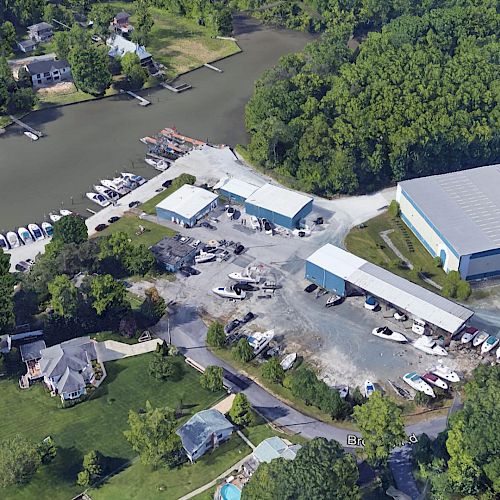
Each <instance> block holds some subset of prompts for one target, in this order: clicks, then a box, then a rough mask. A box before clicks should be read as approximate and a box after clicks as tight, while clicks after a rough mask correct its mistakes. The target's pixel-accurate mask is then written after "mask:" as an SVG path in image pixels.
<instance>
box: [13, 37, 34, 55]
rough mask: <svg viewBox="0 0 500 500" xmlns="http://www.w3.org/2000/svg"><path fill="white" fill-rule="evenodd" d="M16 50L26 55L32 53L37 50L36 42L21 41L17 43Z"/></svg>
mask: <svg viewBox="0 0 500 500" xmlns="http://www.w3.org/2000/svg"><path fill="white" fill-rule="evenodd" d="M17 48H18V49H19V50H20V51H21V52H24V53H25V54H27V53H28V52H33V51H34V50H36V49H37V48H38V42H37V41H35V40H31V39H30V40H21V41H20V42H17Z"/></svg>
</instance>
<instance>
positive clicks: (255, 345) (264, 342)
mask: <svg viewBox="0 0 500 500" xmlns="http://www.w3.org/2000/svg"><path fill="white" fill-rule="evenodd" d="M273 338H274V330H268V331H267V332H256V333H252V334H251V335H250V336H249V337H248V343H249V344H250V347H251V348H252V349H253V355H254V356H258V355H259V354H260V353H261V352H262V351H263V350H264V349H265V348H266V347H267V346H268V345H269V342H271V340H273Z"/></svg>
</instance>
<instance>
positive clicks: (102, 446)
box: [0, 354, 239, 500]
mask: <svg viewBox="0 0 500 500" xmlns="http://www.w3.org/2000/svg"><path fill="white" fill-rule="evenodd" d="M151 356H152V355H151V354H146V355H143V356H137V357H133V358H128V359H123V360H119V361H114V362H110V363H106V370H107V372H108V377H107V379H106V381H105V382H104V383H103V385H102V386H101V387H100V388H99V389H98V390H97V391H96V392H95V393H94V397H93V398H92V399H90V400H89V401H86V402H83V403H81V404H79V405H77V406H75V407H73V408H68V409H64V410H63V409H60V408H59V407H58V400H57V399H56V398H51V397H50V395H49V394H48V393H47V392H46V391H45V390H44V389H43V388H42V385H41V384H40V383H38V384H36V385H35V386H33V387H32V388H31V389H29V390H27V391H21V390H20V389H19V386H18V384H17V380H15V379H9V380H1V381H0V394H1V397H0V415H1V416H2V417H1V418H2V425H1V427H0V439H5V438H7V437H9V436H13V435H14V434H16V433H19V434H22V435H23V436H26V437H28V438H30V439H32V440H33V441H34V442H38V441H40V440H41V439H43V438H44V437H46V436H48V435H50V436H52V437H53V439H54V440H55V442H56V444H57V446H58V454H57V457H56V459H55V461H54V462H52V463H51V464H50V465H48V466H44V467H41V468H40V469H39V470H38V471H37V473H36V475H35V477H34V478H33V480H32V481H31V482H30V483H29V484H28V485H26V486H23V487H17V488H9V489H7V490H4V491H2V493H1V495H0V497H1V498H2V499H5V500H7V499H16V500H17V499H23V500H24V499H26V500H31V499H33V498H50V499H51V500H59V499H60V500H68V499H70V498H72V497H73V496H74V495H76V494H77V493H79V492H80V491H81V488H80V487H77V486H75V479H76V475H77V473H78V471H79V469H80V468H81V461H82V457H83V455H84V454H85V453H87V452H88V451H89V450H91V449H95V448H97V449H98V450H99V451H101V452H102V453H103V454H104V455H106V456H108V457H112V458H113V463H114V464H116V465H117V466H118V465H120V464H123V463H126V462H127V461H129V460H132V459H134V458H135V453H134V451H133V450H132V449H131V448H130V446H129V445H128V443H127V441H126V440H125V438H124V437H123V431H124V430H125V429H126V428H127V416H128V412H129V410H130V409H133V410H138V409H139V408H143V407H144V405H145V402H146V400H149V401H150V402H151V403H152V404H153V405H154V406H162V405H163V406H170V407H174V408H175V407H176V406H178V405H179V403H180V401H181V400H182V402H183V405H184V408H185V410H184V411H185V414H186V416H185V418H188V417H189V416H190V415H192V414H194V413H196V412H197V411H199V410H201V409H204V408H207V407H210V406H212V405H213V404H214V403H215V402H216V401H217V400H219V399H220V397H221V396H222V393H211V392H208V391H205V390H203V389H202V388H201V386H200V384H199V374H198V372H196V371H195V370H193V369H190V368H189V367H188V366H187V365H185V363H184V362H183V361H182V359H181V358H179V363H182V365H183V366H184V369H185V375H184V378H183V379H182V381H180V382H158V381H156V380H154V379H152V378H151V377H150V376H149V375H148V370H147V366H148V363H149V360H150V359H151ZM233 446H235V447H238V446H239V444H238V443H237V442H235V443H234V444H233ZM214 460H215V459H214ZM134 467H135V465H134V466H133V467H131V469H132V470H137V469H134ZM138 467H139V469H140V470H142V473H143V472H144V469H143V468H142V466H138ZM142 473H141V474H142ZM157 474H158V476H161V473H160V472H158V473H157ZM117 477H119V476H117ZM203 480H205V478H204V477H203V478H202V481H203ZM131 487H133V485H131ZM121 498H128V496H127V495H126V494H123V495H122V497H121ZM143 498H148V496H147V495H145V496H143ZM169 498H172V497H169Z"/></svg>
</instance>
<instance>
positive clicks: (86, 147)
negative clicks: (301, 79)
mask: <svg viewBox="0 0 500 500" xmlns="http://www.w3.org/2000/svg"><path fill="white" fill-rule="evenodd" d="M237 22H238V27H239V31H240V33H239V34H238V42H239V45H240V46H241V48H242V49H243V52H242V53H241V54H237V55H235V56H233V57H230V58H228V59H226V60H224V61H220V62H219V63H217V66H218V67H220V68H221V69H223V70H224V73H222V74H219V73H216V72H215V71H212V70H209V69H206V68H203V69H200V70H197V71H195V72H192V73H190V74H188V75H186V76H185V77H183V78H181V79H180V81H183V82H187V83H190V84H191V85H192V86H193V89H192V90H189V91H187V92H184V93H182V94H179V95H177V94H174V93H172V92H169V91H168V90H164V89H161V90H154V91H147V92H144V93H143V95H144V96H146V97H148V98H149V99H150V100H151V101H152V103H153V104H152V105H151V106H148V107H147V108H142V107H141V106H139V105H138V102H137V101H135V100H131V99H130V98H128V97H126V98H124V97H121V96H120V97H113V98H109V99H103V100H100V101H93V102H89V103H82V104H76V105H73V106H67V107H64V108H57V109H50V110H45V111H40V112H36V113H33V114H31V115H30V116H29V117H28V118H26V119H25V121H26V122H27V123H28V124H30V125H32V126H33V127H34V128H36V129H39V130H41V131H42V132H43V133H44V134H45V137H43V138H42V139H41V140H39V141H37V142H31V141H29V139H27V138H26V137H25V136H24V135H23V134H22V133H21V132H20V130H19V129H17V128H16V127H14V128H10V129H9V132H8V133H6V134H4V135H3V136H0V232H5V231H7V230H9V229H12V228H13V227H14V226H19V225H23V224H27V223H29V222H35V221H40V220H42V219H44V218H45V217H44V216H45V215H46V214H48V213H49V212H50V211H52V210H54V209H59V208H61V207H62V206H64V207H66V208H70V209H74V210H76V211H80V212H82V213H84V211H85V208H86V207H91V208H93V209H97V208H96V207H97V205H94V204H93V203H91V202H89V201H88V200H86V199H85V198H83V196H84V193H85V192H86V191H90V190H92V188H91V186H92V184H94V183H98V182H99V179H103V178H106V177H109V176H111V175H114V174H115V173H117V172H120V171H133V172H136V173H138V174H140V175H143V176H145V177H150V176H152V175H154V173H155V171H154V170H153V169H152V168H151V167H149V166H148V165H146V164H145V163H144V162H143V158H144V153H145V151H146V148H145V146H144V145H143V144H142V143H140V142H139V138H140V137H143V136H145V135H153V134H155V133H156V132H157V131H159V130H160V129H161V128H164V127H167V126H176V127H177V128H178V129H179V131H180V132H181V133H185V134H186V135H191V136H193V137H198V138H200V139H209V140H210V141H212V142H216V143H224V144H230V145H235V144H238V143H245V142H246V141H247V135H246V133H245V129H244V119H243V112H244V106H245V103H246V102H247V100H248V98H249V97H250V96H251V94H252V91H253V84H254V81H255V80H256V79H257V78H258V77H259V76H260V75H261V74H262V72H263V71H264V70H265V69H266V68H268V67H270V66H272V65H273V64H274V63H275V62H276V61H277V60H278V58H279V57H280V56H281V55H283V54H287V53H290V52H295V51H298V50H300V49H301V48H302V47H303V46H304V45H305V44H306V43H307V41H309V40H310V37H309V36H308V35H305V34H302V33H297V32H290V31H283V30H274V29H271V28H267V27H262V26H259V25H257V24H256V23H255V22H253V21H250V20H246V19H239V20H238V21H237Z"/></svg>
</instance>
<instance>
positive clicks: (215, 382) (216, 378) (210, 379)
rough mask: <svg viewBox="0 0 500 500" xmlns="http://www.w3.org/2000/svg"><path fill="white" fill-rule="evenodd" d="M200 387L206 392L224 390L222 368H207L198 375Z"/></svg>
mask: <svg viewBox="0 0 500 500" xmlns="http://www.w3.org/2000/svg"><path fill="white" fill-rule="evenodd" d="M200 385H201V386H202V387H203V388H204V389H207V390H208V391H212V392H217V391H221V390H222V389H223V388H224V381H223V378H222V368H221V367H220V366H215V365H209V366H207V367H206V368H205V371H204V372H203V373H202V374H201V375H200Z"/></svg>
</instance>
